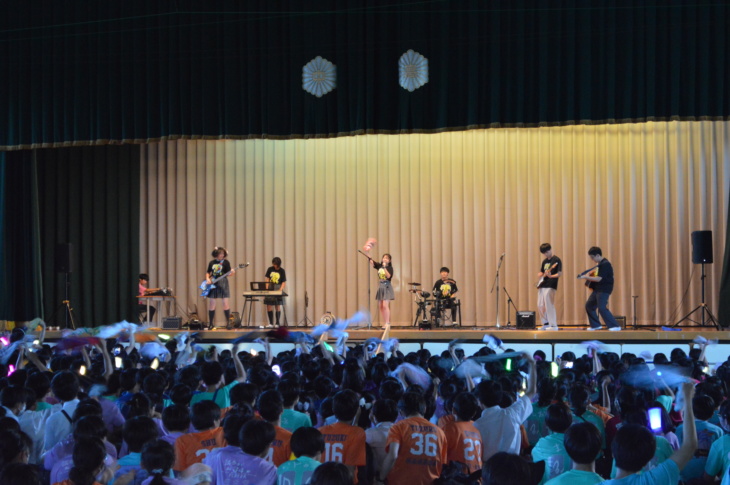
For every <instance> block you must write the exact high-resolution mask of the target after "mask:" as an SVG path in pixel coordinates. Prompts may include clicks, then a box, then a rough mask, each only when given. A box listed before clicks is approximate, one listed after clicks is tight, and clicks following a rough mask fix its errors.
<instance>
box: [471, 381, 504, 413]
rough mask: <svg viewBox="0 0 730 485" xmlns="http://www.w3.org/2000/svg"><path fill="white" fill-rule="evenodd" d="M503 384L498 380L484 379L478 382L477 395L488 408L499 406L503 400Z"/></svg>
mask: <svg viewBox="0 0 730 485" xmlns="http://www.w3.org/2000/svg"><path fill="white" fill-rule="evenodd" d="M502 394H503V393H502V386H501V385H500V384H499V382H497V381H492V380H489V381H482V382H480V383H479V384H477V387H476V395H477V398H479V402H481V403H482V406H484V407H486V408H491V407H494V406H499V403H500V402H501V401H502Z"/></svg>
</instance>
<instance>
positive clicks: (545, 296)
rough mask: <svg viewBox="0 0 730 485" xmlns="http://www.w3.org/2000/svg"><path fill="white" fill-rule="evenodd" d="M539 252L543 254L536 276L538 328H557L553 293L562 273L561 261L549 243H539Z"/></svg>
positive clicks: (556, 288)
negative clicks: (537, 278)
mask: <svg viewBox="0 0 730 485" xmlns="http://www.w3.org/2000/svg"><path fill="white" fill-rule="evenodd" d="M540 253H542V255H543V256H545V259H543V260H542V264H541V265H540V272H539V273H538V274H537V276H538V277H539V278H540V282H539V283H538V285H537V311H538V313H539V314H540V318H541V319H542V327H540V330H558V313H557V312H556V311H555V293H557V291H558V278H560V276H561V275H562V274H563V262H562V261H560V258H559V257H557V256H555V254H553V248H552V246H551V245H550V243H543V244H541V245H540Z"/></svg>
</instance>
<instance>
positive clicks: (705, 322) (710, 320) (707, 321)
mask: <svg viewBox="0 0 730 485" xmlns="http://www.w3.org/2000/svg"><path fill="white" fill-rule="evenodd" d="M706 277H707V275H706V274H705V263H702V278H701V281H702V302H701V303H700V304H699V305H697V306H696V307H695V309H694V310H692V311H691V312H689V313H688V314H687V315H685V316H684V317H682V318H681V319H680V320H679V321H678V322H677V323H675V324H674V325H672V328H674V327H679V326H686V325H681V324H682V322H685V321H690V322H692V323H698V324H699V325H700V326H702V327H707V326H710V325H712V326H713V327H715V330H720V324H719V323H718V322H717V318H715V315H713V314H712V310H710V308H709V307H708V306H707V303H705V278H706ZM698 311H699V312H700V321H699V322H698V321H697V320H693V319H692V318H690V317H691V316H692V315H693V314H694V313H696V312H698ZM705 314H707V318H705ZM690 326H694V325H690Z"/></svg>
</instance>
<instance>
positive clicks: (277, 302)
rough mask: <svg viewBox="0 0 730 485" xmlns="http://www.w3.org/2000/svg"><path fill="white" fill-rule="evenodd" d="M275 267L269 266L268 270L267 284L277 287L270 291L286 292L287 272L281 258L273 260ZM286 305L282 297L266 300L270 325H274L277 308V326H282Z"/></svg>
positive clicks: (269, 297) (267, 298) (268, 297)
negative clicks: (281, 321) (283, 309)
mask: <svg viewBox="0 0 730 485" xmlns="http://www.w3.org/2000/svg"><path fill="white" fill-rule="evenodd" d="M271 264H272V265H273V266H269V268H268V269H267V270H266V275H265V278H266V282H267V283H272V284H273V285H277V286H275V287H271V288H269V289H271V290H273V289H279V290H282V291H283V290H284V288H285V287H286V271H284V268H282V267H281V258H279V257H276V258H274V259H272V260H271ZM283 303H284V298H283V297H281V296H267V297H266V298H264V304H265V305H266V314H267V315H268V317H269V325H271V326H273V325H274V307H276V326H277V327H278V326H279V325H280V323H279V322H280V319H281V305H282V304H283Z"/></svg>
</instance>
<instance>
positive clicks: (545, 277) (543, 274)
mask: <svg viewBox="0 0 730 485" xmlns="http://www.w3.org/2000/svg"><path fill="white" fill-rule="evenodd" d="M557 265H558V263H553V265H552V266H550V267H549V268H548V269H547V270H546V271H543V272H542V276H541V277H540V280H539V281H538V282H537V284H536V285H535V287H536V288H540V287H542V284H543V283H544V282H545V280H546V279H547V277H548V275H549V274H552V272H553V270H554V269H555V267H556V266H557Z"/></svg>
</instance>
